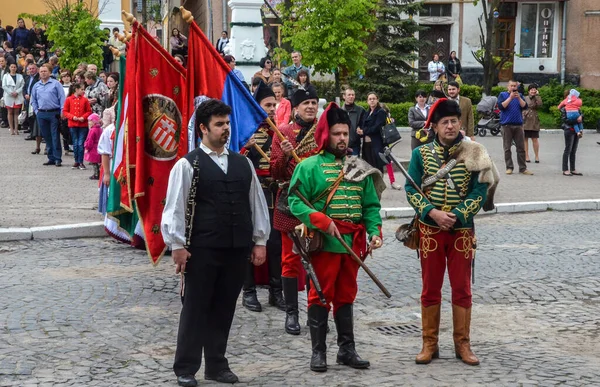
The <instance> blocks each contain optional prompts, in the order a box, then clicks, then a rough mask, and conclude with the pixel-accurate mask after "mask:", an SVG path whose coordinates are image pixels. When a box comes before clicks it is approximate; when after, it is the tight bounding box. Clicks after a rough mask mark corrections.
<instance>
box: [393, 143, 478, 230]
mask: <svg viewBox="0 0 600 387" xmlns="http://www.w3.org/2000/svg"><path fill="white" fill-rule="evenodd" d="M461 143H462V136H459V137H458V138H457V140H456V141H455V143H454V144H453V145H451V146H449V147H446V146H443V145H441V144H440V143H439V142H438V140H437V137H436V139H435V140H434V141H433V142H432V143H431V145H432V146H433V149H434V150H435V152H437V154H438V156H439V159H440V161H441V162H442V165H440V163H439V162H438V161H437V159H436V158H435V156H434V155H433V154H432V151H431V148H430V145H429V144H425V145H421V146H419V147H417V148H415V149H414V150H413V152H412V156H411V159H410V165H409V167H408V174H409V175H410V176H411V177H412V178H413V180H414V181H415V183H417V185H418V186H419V187H421V186H422V183H423V180H424V179H425V178H426V177H429V176H433V175H435V173H436V172H437V171H438V170H439V169H440V168H442V166H444V165H445V164H446V162H448V161H449V160H450V159H452V158H453V157H452V155H453V153H454V152H455V151H456V150H457V149H458V147H459V146H460V145H461ZM449 174H450V176H451V178H452V181H453V182H454V184H455V185H456V188H452V186H451V185H450V184H449V183H448V180H447V179H446V178H441V179H439V180H438V181H436V182H435V183H434V184H432V185H430V186H428V187H426V188H425V189H424V190H423V192H424V193H425V195H426V197H422V195H421V194H420V193H418V192H417V190H416V189H415V188H414V187H413V186H412V185H411V184H410V183H409V182H408V180H407V181H406V184H405V186H404V187H405V189H406V196H407V198H408V202H409V203H410V205H411V206H412V207H413V208H414V209H415V211H416V212H417V215H418V217H419V220H420V221H421V222H422V223H425V224H427V225H429V226H433V227H438V225H437V224H436V223H435V221H434V220H433V219H431V218H430V217H429V216H428V214H429V211H431V210H432V209H434V208H436V209H438V210H442V211H446V212H452V213H454V214H455V215H456V218H457V222H456V224H455V226H454V228H455V229H460V228H473V216H475V214H477V212H479V209H480V208H481V206H482V205H483V203H485V200H486V197H487V189H488V184H486V183H480V182H479V181H478V177H479V172H469V171H468V170H467V168H466V167H465V164H464V163H462V162H459V163H457V164H456V166H455V167H454V168H452V170H451V171H450V173H449ZM457 191H458V192H457Z"/></svg>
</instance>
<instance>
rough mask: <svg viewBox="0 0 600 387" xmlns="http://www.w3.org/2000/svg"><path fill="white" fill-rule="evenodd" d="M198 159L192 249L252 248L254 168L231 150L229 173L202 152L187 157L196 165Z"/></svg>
mask: <svg viewBox="0 0 600 387" xmlns="http://www.w3.org/2000/svg"><path fill="white" fill-rule="evenodd" d="M196 156H198V161H199V172H200V173H199V175H200V178H199V179H198V183H197V186H196V197H195V203H196V208H195V213H194V219H193V220H192V222H193V226H192V238H191V246H190V247H191V248H194V247H202V248H214V249H230V248H244V247H250V246H251V245H252V235H253V225H252V211H251V209H250V198H249V195H250V185H251V183H252V169H251V167H250V164H249V163H248V160H247V159H246V157H244V156H241V155H239V154H237V153H234V152H231V151H229V156H227V160H228V167H227V174H225V173H224V172H223V170H221V168H220V167H219V166H218V165H217V164H216V163H215V162H214V161H213V160H212V159H211V158H210V156H209V155H207V154H206V153H205V152H204V151H203V150H202V149H200V148H197V149H195V150H194V151H192V152H190V153H188V154H187V155H186V156H185V158H186V159H187V160H188V161H189V162H190V164H192V165H193V164H194V159H195V158H196Z"/></svg>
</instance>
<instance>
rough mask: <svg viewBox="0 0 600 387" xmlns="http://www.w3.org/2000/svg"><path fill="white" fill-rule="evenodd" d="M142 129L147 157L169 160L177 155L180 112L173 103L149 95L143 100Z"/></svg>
mask: <svg viewBox="0 0 600 387" xmlns="http://www.w3.org/2000/svg"><path fill="white" fill-rule="evenodd" d="M143 106H144V127H145V131H146V142H145V146H144V149H145V151H146V153H147V154H148V155H150V156H151V157H153V158H156V159H161V160H170V159H172V158H174V157H175V156H176V155H177V149H178V145H179V139H180V134H181V121H182V119H181V112H180V111H179V109H178V108H177V105H176V104H175V102H174V101H173V100H172V99H170V98H167V97H165V96H164V95H159V94H151V95H148V96H146V97H145V98H144V100H143Z"/></svg>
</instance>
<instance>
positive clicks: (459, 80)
mask: <svg viewBox="0 0 600 387" xmlns="http://www.w3.org/2000/svg"><path fill="white" fill-rule="evenodd" d="M454 81H456V83H458V84H459V85H462V84H463V80H462V78H461V77H460V75H458V74H457V75H456V77H455V78H454Z"/></svg>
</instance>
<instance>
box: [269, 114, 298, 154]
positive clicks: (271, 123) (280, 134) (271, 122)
mask: <svg viewBox="0 0 600 387" xmlns="http://www.w3.org/2000/svg"><path fill="white" fill-rule="evenodd" d="M267 123H268V124H269V126H270V127H271V129H273V131H274V132H275V133H276V134H277V137H279V140H281V141H285V140H287V138H285V136H284V135H283V133H281V131H279V129H277V126H275V124H274V123H273V121H271V119H270V118H269V117H267ZM292 157H293V158H294V160H296V162H297V163H299V162H300V161H301V160H300V157H298V155H297V154H296V151H295V150H292Z"/></svg>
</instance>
